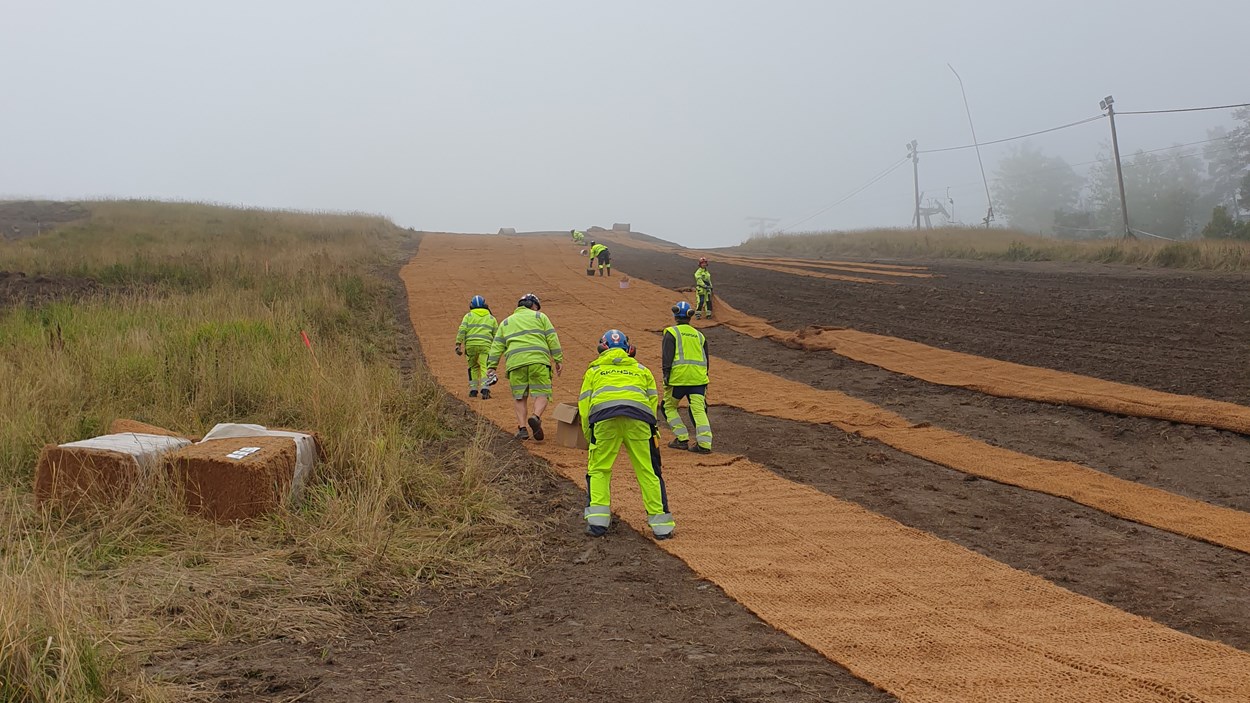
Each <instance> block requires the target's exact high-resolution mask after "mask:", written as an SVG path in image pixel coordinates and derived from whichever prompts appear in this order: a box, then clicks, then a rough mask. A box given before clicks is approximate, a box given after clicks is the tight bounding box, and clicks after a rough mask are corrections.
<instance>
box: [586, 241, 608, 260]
mask: <svg viewBox="0 0 1250 703" xmlns="http://www.w3.org/2000/svg"><path fill="white" fill-rule="evenodd" d="M605 249H607V247H605V246H603V245H602V244H596V245H594V246H593V247H591V248H590V258H592V259H597V258H599V254H600V253H602V252H603V250H605Z"/></svg>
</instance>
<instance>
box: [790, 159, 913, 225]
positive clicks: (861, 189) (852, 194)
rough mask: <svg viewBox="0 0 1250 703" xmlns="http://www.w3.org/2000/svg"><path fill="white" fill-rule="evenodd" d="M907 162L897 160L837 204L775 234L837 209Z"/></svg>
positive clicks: (828, 206) (826, 207) (822, 209)
mask: <svg viewBox="0 0 1250 703" xmlns="http://www.w3.org/2000/svg"><path fill="white" fill-rule="evenodd" d="M907 161H908V157H903V158H901V159H899V160H898V161H896V162H894V164H893V165H891V166H890V167H889V168H887V169H885V170H884V171H882V172H881V173H878V174H877V175H875V176H873V177H872V178H871V179H870V180H869V181H868V182H867V183H865V184H864V185H862V186H860V187H858V188H856V189H855V190H853V191H851V192H850V193H848V194H847V195H846V196H845V197H843V198H842V199H841V200H838V201H837V202H834V203H831V204H829V205H826V206H825V207H823V208H821V209H819V210H817V211H816V212H813V213H812V214H810V215H808V216H807V217H804V218H803V219H801V220H798V221H797V222H794V223H793V224H791V225H788V226H786V227H782V228H781V229H779V230H777V233H778V234H780V233H782V232H788V231H790V230H792V229H794V228H795V227H798V226H799V225H801V224H803V223H804V222H807V221H808V220H811V219H812V218H814V217H817V216H819V215H823V214H825V213H826V212H828V211H830V210H832V209H833V208H835V207H837V206H839V205H841V204H842V203H845V202H846V201H848V200H850V199H851V198H854V197H855V196H857V195H859V194H860V193H862V192H864V191H866V190H868V189H869V188H871V187H872V186H873V185H875V184H876V183H877V182H878V181H880V180H881V179H883V178H885V177H886V176H888V175H890V174H891V173H894V172H895V171H897V170H898V168H899V166H902V165H903V164H905V163H907Z"/></svg>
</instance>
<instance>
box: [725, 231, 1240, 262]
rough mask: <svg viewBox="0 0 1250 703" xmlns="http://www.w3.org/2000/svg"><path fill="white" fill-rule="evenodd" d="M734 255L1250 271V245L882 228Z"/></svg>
mask: <svg viewBox="0 0 1250 703" xmlns="http://www.w3.org/2000/svg"><path fill="white" fill-rule="evenodd" d="M731 251H734V252H739V253H747V254H772V255H778V256H797V257H812V258H837V257H855V258H889V259H973V260H999V261H1072V262H1088V263H1102V264H1128V265H1136V266H1159V267H1166V268H1179V269H1210V270H1219V271H1247V270H1250V243H1247V242H1237V241H1228V240H1196V241H1186V242H1167V241H1163V240H1158V239H1137V240H1122V239H1114V240H1098V241H1073V240H1065V239H1051V238H1048V237H1039V236H1037V235H1029V234H1023V233H1020V232H1012V231H1010V230H984V229H963V228H958V229H957V228H950V229H934V230H925V231H916V230H913V229H883V230H865V231H856V232H805V233H795V234H781V235H772V236H766V237H759V238H755V239H750V240H748V241H746V242H744V243H743V244H742V245H740V246H738V247H735V248H733V249H731Z"/></svg>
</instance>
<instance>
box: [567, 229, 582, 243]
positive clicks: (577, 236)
mask: <svg viewBox="0 0 1250 703" xmlns="http://www.w3.org/2000/svg"><path fill="white" fill-rule="evenodd" d="M569 234H571V235H573V242H574V243H576V244H585V243H586V235H585V234H583V233H582V232H581V231H580V230H576V229H571V230H569Z"/></svg>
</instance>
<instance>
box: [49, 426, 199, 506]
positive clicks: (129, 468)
mask: <svg viewBox="0 0 1250 703" xmlns="http://www.w3.org/2000/svg"><path fill="white" fill-rule="evenodd" d="M190 444H191V441H190V440H188V439H186V438H183V437H169V436H165V435H158V434H147V433H140V432H126V433H118V434H108V435H104V436H101V437H94V438H92V439H85V440H82V441H80V442H70V443H68V444H62V445H59V446H58V445H48V446H46V447H44V448H43V452H42V453H41V454H40V455H39V465H38V467H37V468H36V469H35V499H36V500H38V501H39V502H44V501H54V502H57V503H60V504H62V505H64V506H65V507H67V508H71V509H72V508H74V507H77V506H78V505H79V504H81V503H82V502H83V501H90V502H93V503H101V504H102V503H110V502H113V501H117V500H120V499H121V498H124V497H125V496H126V495H128V494H129V493H130V491H131V490H133V489H134V487H135V486H136V485H137V484H138V482H139V479H140V478H141V477H142V476H144V475H147V474H150V473H151V472H152V471H154V470H156V469H157V468H159V467H160V466H161V463H162V460H163V459H164V458H165V456H166V455H168V454H169V453H170V452H173V451H176V450H178V449H181V448H183V447H187V446H189V445H190Z"/></svg>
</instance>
